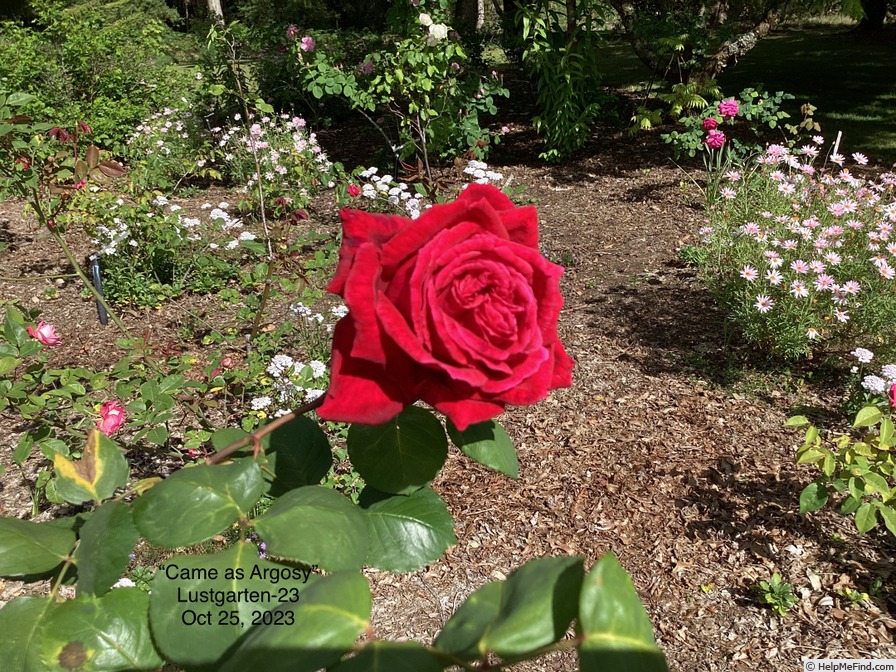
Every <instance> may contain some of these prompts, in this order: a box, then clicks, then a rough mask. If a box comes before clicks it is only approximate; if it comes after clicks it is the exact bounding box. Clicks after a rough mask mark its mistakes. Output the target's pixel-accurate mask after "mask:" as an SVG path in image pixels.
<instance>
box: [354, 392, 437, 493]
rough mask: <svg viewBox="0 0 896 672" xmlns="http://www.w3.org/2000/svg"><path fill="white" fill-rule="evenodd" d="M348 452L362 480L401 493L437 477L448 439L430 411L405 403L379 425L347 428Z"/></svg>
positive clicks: (384, 489)
mask: <svg viewBox="0 0 896 672" xmlns="http://www.w3.org/2000/svg"><path fill="white" fill-rule="evenodd" d="M348 454H349V458H350V459H351V461H352V465H353V466H354V468H355V469H357V470H358V473H359V474H361V477H362V478H363V479H364V481H365V482H367V483H369V484H370V485H371V486H373V487H374V488H376V489H377V490H381V491H383V492H388V493H391V494H395V495H402V494H408V493H411V492H413V491H414V490H418V489H419V488H421V487H423V486H424V485H426V484H427V483H429V482H430V481H431V480H432V479H433V478H435V477H436V474H438V473H439V469H441V468H442V465H443V464H444V463H445V458H446V457H447V456H448V439H447V438H446V436H445V430H444V429H443V428H442V423H441V422H439V421H438V420H437V419H436V418H435V416H433V414H432V413H430V412H429V411H426V410H424V409H422V408H419V407H417V406H408V408H406V409H405V410H404V411H402V412H401V413H400V414H399V415H397V416H396V417H395V418H393V419H392V420H390V421H389V422H387V423H384V424H382V425H359V424H353V425H352V426H351V427H350V428H349V430H348Z"/></svg>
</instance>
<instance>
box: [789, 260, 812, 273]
mask: <svg viewBox="0 0 896 672" xmlns="http://www.w3.org/2000/svg"><path fill="white" fill-rule="evenodd" d="M790 268H792V269H793V270H794V271H796V272H797V273H800V274H803V273H808V272H809V264H807V263H806V262H805V261H803V260H802V259H797V260H796V261H791V262H790Z"/></svg>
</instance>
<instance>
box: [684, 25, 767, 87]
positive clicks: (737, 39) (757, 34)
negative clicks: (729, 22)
mask: <svg viewBox="0 0 896 672" xmlns="http://www.w3.org/2000/svg"><path fill="white" fill-rule="evenodd" d="M771 29H772V23H771V21H762V22H761V23H759V24H758V25H756V26H754V27H753V29H752V30H748V31H746V32H744V33H741V34H740V35H735V36H734V37H732V38H731V39H729V40H726V41H725V42H723V43H722V44H720V45H719V48H718V49H716V53H714V54H713V55H712V56H710V57H709V58H708V59H707V60H706V62H705V63H704V64H703V67H701V68H700V69H699V70H698V71H697V72H696V73H695V77H697V78H698V79H702V80H705V79H715V78H716V77H718V76H719V73H721V72H722V70H724V69H725V68H727V67H728V66H730V65H733V64H735V63H737V61H738V60H739V59H740V57H741V56H743V55H744V54H746V53H747V52H748V51H750V49H752V48H753V47H755V46H756V43H757V42H759V40H761V39H762V38H763V37H765V36H766V35H768V31H770V30H771Z"/></svg>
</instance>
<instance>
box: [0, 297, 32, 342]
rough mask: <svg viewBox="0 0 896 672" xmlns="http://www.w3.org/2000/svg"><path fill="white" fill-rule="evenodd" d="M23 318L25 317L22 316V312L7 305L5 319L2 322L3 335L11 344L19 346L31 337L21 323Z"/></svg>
mask: <svg viewBox="0 0 896 672" xmlns="http://www.w3.org/2000/svg"><path fill="white" fill-rule="evenodd" d="M24 320H25V318H24V317H22V313H20V312H19V311H18V310H16V309H15V308H13V307H12V306H7V308H6V320H5V321H4V322H3V337H4V338H5V339H6V340H7V341H9V342H10V343H12V344H13V345H17V346H19V347H21V346H22V344H23V343H25V342H26V341H27V340H28V339H29V338H31V337H30V336H29V335H28V332H27V331H26V330H25V327H24V326H23V324H22V323H23V322H24Z"/></svg>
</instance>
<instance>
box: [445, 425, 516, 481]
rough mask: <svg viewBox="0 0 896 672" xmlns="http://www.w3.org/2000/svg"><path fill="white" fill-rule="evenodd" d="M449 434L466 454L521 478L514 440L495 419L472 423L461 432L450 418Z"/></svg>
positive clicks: (493, 468) (489, 466)
mask: <svg viewBox="0 0 896 672" xmlns="http://www.w3.org/2000/svg"><path fill="white" fill-rule="evenodd" d="M447 426H448V436H449V437H451V441H452V443H454V445H455V446H457V447H458V448H460V449H461V451H463V453H464V455H466V456H467V457H469V458H471V459H473V460H476V461H477V462H479V464H482V465H484V466H486V467H488V468H489V469H492V470H494V471H497V472H499V473H501V474H506V475H508V476H510V477H511V478H519V475H520V466H519V461H518V460H517V456H516V450H515V449H514V447H513V441H512V440H511V438H510V437H509V436H508V435H507V432H505V431H504V428H503V427H502V426H501V425H499V424H498V423H497V422H496V421H495V420H489V421H487V422H480V423H478V424H475V425H470V426H469V427H467V429H466V430H464V431H463V432H459V431H458V430H457V427H455V426H454V423H452V422H451V421H450V420H449V421H448V422H447Z"/></svg>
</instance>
